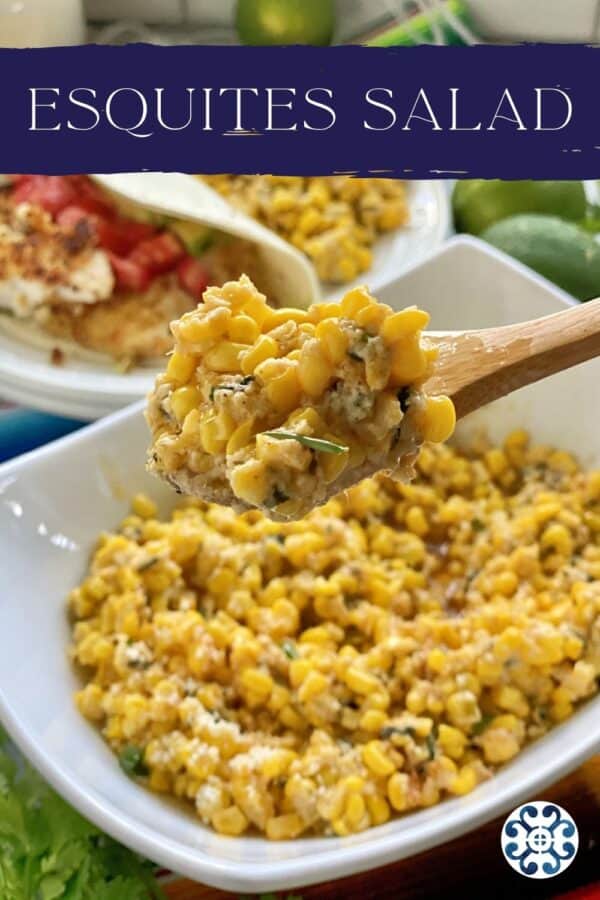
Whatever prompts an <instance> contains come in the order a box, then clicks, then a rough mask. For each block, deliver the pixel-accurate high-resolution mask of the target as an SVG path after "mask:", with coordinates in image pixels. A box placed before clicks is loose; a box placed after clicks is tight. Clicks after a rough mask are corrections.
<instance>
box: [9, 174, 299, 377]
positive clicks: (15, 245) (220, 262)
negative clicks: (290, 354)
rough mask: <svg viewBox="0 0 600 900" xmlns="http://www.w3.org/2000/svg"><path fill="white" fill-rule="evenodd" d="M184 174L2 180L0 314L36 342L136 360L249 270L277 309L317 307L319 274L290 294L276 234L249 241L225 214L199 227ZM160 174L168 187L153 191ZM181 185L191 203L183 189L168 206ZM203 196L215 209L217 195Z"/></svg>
mask: <svg viewBox="0 0 600 900" xmlns="http://www.w3.org/2000/svg"><path fill="white" fill-rule="evenodd" d="M186 178H187V176H172V175H160V174H159V175H149V173H143V175H128V176H127V175H125V176H105V177H104V178H103V179H102V184H99V183H98V181H97V180H95V179H93V178H92V177H89V176H85V175H64V176H49V175H11V176H6V178H5V179H4V183H3V185H2V188H1V190H0V311H2V312H4V313H8V314H9V315H10V316H12V317H13V319H15V320H19V321H23V322H26V323H27V324H28V325H31V326H32V327H33V328H34V329H35V330H36V332H37V333H38V338H37V340H38V343H39V340H40V337H39V335H40V333H41V335H43V336H45V338H46V339H47V340H48V343H49V346H51V345H52V342H53V341H56V342H59V343H60V346H61V348H62V349H64V348H65V344H66V345H67V346H68V347H69V348H71V347H72V348H73V350H74V351H78V352H85V351H88V352H89V351H92V352H94V353H101V354H108V355H110V356H112V357H113V358H115V359H117V360H120V361H122V362H123V361H124V362H126V363H128V364H129V363H134V362H135V363H145V362H149V361H152V360H154V359H156V358H157V357H160V356H162V355H164V353H165V352H167V351H168V350H170V348H171V345H172V337H171V334H170V330H169V323H170V322H171V320H173V319H177V318H179V317H181V316H182V315H183V314H184V313H185V312H187V311H189V310H191V309H193V308H194V307H195V306H196V305H197V303H198V302H199V301H200V300H201V298H202V293H203V291H204V290H205V289H206V287H207V286H208V285H209V284H222V283H223V282H225V281H228V280H231V279H235V278H238V277H239V276H240V275H241V274H242V273H243V272H245V273H247V274H248V275H249V276H250V278H252V280H253V281H254V282H255V283H256V284H257V285H258V286H259V288H260V290H262V291H263V292H264V293H270V294H273V293H274V296H275V302H276V303H277V304H278V305H307V304H308V303H310V302H311V300H312V299H313V297H311V296H310V294H311V293H312V291H313V287H312V276H310V275H309V276H308V277H307V279H305V291H304V293H305V294H306V297H304V293H303V292H302V291H301V290H295V291H294V290H292V289H291V287H290V283H289V279H288V278H287V276H286V277H284V278H282V277H281V273H282V272H283V271H284V269H285V266H284V258H283V257H284V256H285V254H283V255H282V254H281V250H280V248H279V247H277V246H273V244H272V239H271V236H270V235H269V236H268V239H265V240H263V235H262V234H261V233H260V232H256V228H255V225H256V223H254V222H252V223H251V225H252V228H251V229H250V232H249V234H250V238H251V239H248V238H247V237H246V236H245V234H246V232H247V231H248V229H246V231H245V230H244V228H243V227H241V226H240V223H239V216H238V214H236V213H234V212H233V211H232V210H231V211H230V210H229V209H228V208H227V207H222V206H219V210H218V215H216V216H215V215H211V214H209V213H206V214H205V215H204V219H205V220H207V221H208V224H207V223H206V221H203V220H202V213H200V214H199V215H197V206H195V205H194V191H195V190H196V187H195V185H196V184H197V182H196V180H195V179H192V178H190V179H189V182H187V181H186V180H185V179H186ZM111 179H112V181H111ZM160 179H166V182H165V184H162V186H160V187H159V188H156V189H155V190H153V186H154V185H155V184H156V183H157V181H158V183H159V185H161V182H160ZM182 179H183V181H182ZM99 180H100V179H99ZM113 184H114V186H115V189H114V190H113V189H112V187H113ZM107 185H108V186H107ZM173 186H176V187H177V191H176V193H178V192H181V191H183V192H184V193H186V195H187V196H186V198H185V201H184V202H183V203H182V196H181V193H180V196H179V201H178V200H177V198H176V199H175V201H173V202H170V197H171V194H169V193H168V192H169V189H171V191H172V190H173ZM190 186H193V187H191V191H190ZM128 188H130V190H128ZM146 195H148V196H149V197H150V198H151V202H149V203H148V204H145V203H144V202H143V199H144V197H145V196H146ZM157 196H158V197H159V200H160V201H163V202H157ZM215 196H216V199H217V204H222V203H223V201H222V199H221V198H220V197H218V196H217V195H215ZM200 200H201V201H202V203H204V204H206V205H207V207H208V206H210V200H211V198H210V197H208V199H207V198H206V196H203V197H201V198H200ZM196 202H197V198H196ZM180 208H182V209H183V214H182V215H178V211H179V209H180ZM230 220H231V226H232V230H231V231H229V232H228V231H227V230H226V228H227V226H228V223H229V221H230ZM243 224H244V223H242V225H243ZM216 225H219V226H220V227H216ZM278 251H279V255H278ZM288 268H290V267H289V265H288ZM292 268H293V267H292ZM300 281H302V279H300ZM21 332H22V329H21Z"/></svg>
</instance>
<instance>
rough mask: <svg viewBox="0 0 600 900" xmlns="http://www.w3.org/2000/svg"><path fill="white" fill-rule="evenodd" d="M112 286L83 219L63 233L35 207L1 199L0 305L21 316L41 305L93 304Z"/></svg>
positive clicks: (104, 261)
mask: <svg viewBox="0 0 600 900" xmlns="http://www.w3.org/2000/svg"><path fill="white" fill-rule="evenodd" d="M114 284H115V279H114V275H113V272H112V268H111V265H110V260H109V258H108V256H107V255H106V253H104V251H102V250H100V249H98V248H97V247H96V246H95V239H94V236H93V234H92V232H91V230H90V228H89V227H88V226H87V224H86V223H85V222H83V221H82V222H81V223H79V224H78V225H77V226H76V227H75V228H74V229H73V230H72V231H70V232H65V231H64V230H63V229H61V228H59V227H58V226H57V225H55V224H54V222H53V221H52V219H51V218H50V216H49V215H48V213H46V212H45V211H44V210H43V209H42V208H41V207H39V206H32V205H30V204H28V203H21V204H19V205H18V206H13V205H12V204H10V203H9V202H6V201H5V202H2V203H0V309H5V310H9V311H10V312H12V313H13V314H14V315H15V316H18V317H25V316H29V315H31V314H32V313H33V312H34V311H35V310H36V309H38V308H39V307H40V306H43V305H46V304H52V303H62V304H65V305H66V304H73V303H77V304H84V303H85V304H87V303H98V302H99V301H105V300H107V299H108V298H109V297H111V296H112V293H113V289H114Z"/></svg>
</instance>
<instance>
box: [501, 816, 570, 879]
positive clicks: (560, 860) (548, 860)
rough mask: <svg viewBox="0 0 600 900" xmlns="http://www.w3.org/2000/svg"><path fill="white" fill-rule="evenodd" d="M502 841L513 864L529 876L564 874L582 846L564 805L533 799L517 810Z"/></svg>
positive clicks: (509, 820) (503, 828)
mask: <svg viewBox="0 0 600 900" xmlns="http://www.w3.org/2000/svg"><path fill="white" fill-rule="evenodd" d="M501 840H502V852H503V854H504V858H505V859H506V861H507V863H508V864H509V866H512V868H513V869H514V870H515V872H518V873H519V874H520V875H525V876H526V877H527V878H553V877H554V876H555V875H560V873H561V872H564V871H565V869H567V868H568V867H569V866H570V865H571V863H572V862H573V860H574V859H575V856H576V854H577V850H578V848H579V834H578V831H577V825H576V824H575V822H574V821H573V819H572V817H571V816H570V815H569V813H568V812H567V811H566V809H563V808H562V806H558V805H557V804H556V803H548V802H547V801H546V800H533V801H531V802H530V803H524V804H523V806H518V807H517V808H516V809H515V810H513V812H511V814H510V815H509V816H508V818H507V819H506V821H505V823H504V825H503V826H502V838H501Z"/></svg>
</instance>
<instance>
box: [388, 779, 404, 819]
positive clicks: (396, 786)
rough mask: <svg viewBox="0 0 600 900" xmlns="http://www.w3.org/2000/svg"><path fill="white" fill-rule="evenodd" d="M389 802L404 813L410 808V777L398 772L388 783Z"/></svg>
mask: <svg viewBox="0 0 600 900" xmlns="http://www.w3.org/2000/svg"><path fill="white" fill-rule="evenodd" d="M387 795H388V800H389V801H390V803H391V804H392V806H393V807H394V809H395V810H397V811H398V812H403V811H404V810H405V809H406V808H407V806H408V775H407V774H406V773H405V772H396V773H395V774H394V775H392V776H391V777H390V779H389V781H388V783H387Z"/></svg>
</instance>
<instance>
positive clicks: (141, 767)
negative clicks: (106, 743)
mask: <svg viewBox="0 0 600 900" xmlns="http://www.w3.org/2000/svg"><path fill="white" fill-rule="evenodd" d="M119 765H120V766H121V768H122V769H123V771H124V772H125V774H126V775H129V776H132V775H147V774H148V769H147V768H146V765H145V763H144V750H143V748H142V747H136V745H135V744H128V745H127V747H123V749H122V750H121V752H120V753H119Z"/></svg>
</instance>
